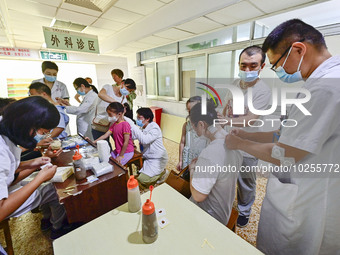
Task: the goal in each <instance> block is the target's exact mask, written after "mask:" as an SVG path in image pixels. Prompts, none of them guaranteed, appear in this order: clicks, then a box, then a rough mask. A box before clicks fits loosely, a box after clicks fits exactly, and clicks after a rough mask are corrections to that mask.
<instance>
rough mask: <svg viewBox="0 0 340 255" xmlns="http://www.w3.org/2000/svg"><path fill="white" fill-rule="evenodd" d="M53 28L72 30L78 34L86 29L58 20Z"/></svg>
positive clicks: (82, 26) (79, 25)
mask: <svg viewBox="0 0 340 255" xmlns="http://www.w3.org/2000/svg"><path fill="white" fill-rule="evenodd" d="M52 27H54V28H59V29H66V30H72V31H77V32H81V31H83V30H84V29H85V28H86V26H84V25H81V24H76V23H72V22H69V21H62V20H56V21H55V22H54V25H53V26H52Z"/></svg>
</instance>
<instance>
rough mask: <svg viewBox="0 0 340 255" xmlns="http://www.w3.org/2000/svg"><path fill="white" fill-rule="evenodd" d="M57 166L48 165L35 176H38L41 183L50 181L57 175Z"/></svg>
mask: <svg viewBox="0 0 340 255" xmlns="http://www.w3.org/2000/svg"><path fill="white" fill-rule="evenodd" d="M56 171H57V166H46V167H44V168H43V169H41V170H40V171H39V173H38V174H37V176H36V177H35V178H38V179H39V181H40V182H41V183H43V182H46V181H49V180H51V179H52V177H53V176H54V175H55V173H56Z"/></svg>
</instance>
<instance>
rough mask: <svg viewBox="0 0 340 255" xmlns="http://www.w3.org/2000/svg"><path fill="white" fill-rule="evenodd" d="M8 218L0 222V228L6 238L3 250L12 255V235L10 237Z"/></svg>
mask: <svg viewBox="0 0 340 255" xmlns="http://www.w3.org/2000/svg"><path fill="white" fill-rule="evenodd" d="M8 222H9V219H5V220H3V221H1V222H0V229H3V230H4V234H5V240H6V247H4V248H5V251H6V252H7V254H8V255H13V254H14V251H13V244H12V237H11V231H10V229H9V224H8Z"/></svg>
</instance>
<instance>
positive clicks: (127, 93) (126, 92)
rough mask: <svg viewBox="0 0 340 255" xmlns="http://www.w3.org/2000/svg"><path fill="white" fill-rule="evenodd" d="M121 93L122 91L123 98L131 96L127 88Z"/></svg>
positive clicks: (121, 90)
mask: <svg viewBox="0 0 340 255" xmlns="http://www.w3.org/2000/svg"><path fill="white" fill-rule="evenodd" d="M119 91H120V94H122V95H123V96H127V95H129V94H130V92H129V91H128V90H127V89H126V88H122V89H120V90H119Z"/></svg>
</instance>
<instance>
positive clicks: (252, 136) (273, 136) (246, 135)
mask: <svg viewBox="0 0 340 255" xmlns="http://www.w3.org/2000/svg"><path fill="white" fill-rule="evenodd" d="M279 133H280V131H279V130H274V131H269V132H254V133H251V132H246V131H244V130H242V129H233V130H231V134H233V135H236V136H238V137H241V138H243V139H247V140H250V141H253V142H258V143H272V142H273V141H274V142H275V141H277V137H278V136H279Z"/></svg>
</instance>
